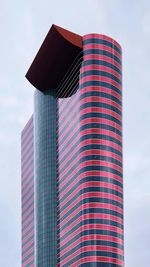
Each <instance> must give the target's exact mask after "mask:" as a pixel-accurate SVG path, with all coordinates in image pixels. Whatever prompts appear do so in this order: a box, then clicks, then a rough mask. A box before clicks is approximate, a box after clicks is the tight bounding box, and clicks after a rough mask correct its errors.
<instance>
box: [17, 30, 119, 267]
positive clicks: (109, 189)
mask: <svg viewBox="0 0 150 267" xmlns="http://www.w3.org/2000/svg"><path fill="white" fill-rule="evenodd" d="M55 30H56V29H55ZM58 30H59V34H58V33H57V34H58V36H57V34H56V33H55V31H54V28H53V26H52V30H51V31H52V33H50V35H48V37H49V38H50V45H51V46H52V47H51V49H54V50H55V47H56V45H54V43H53V40H55V42H56V41H57V38H58V42H60V47H62V48H61V49H62V51H65V49H66V48H67V47H68V51H69V52H68V53H70V54H69V57H70V56H72V62H71V61H70V63H69V65H68V66H69V68H68V67H67V72H66V73H65V75H64V74H63V75H64V76H63V79H62V77H61V79H60V80H59V82H58V83H57V86H56V87H55V86H52V87H50V88H49V89H47V82H46V83H45V82H43V81H44V79H43V76H42V75H43V73H44V71H43V70H42V71H43V73H42V74H39V76H38V75H37V73H39V65H40V64H41V65H42V66H43V69H44V65H43V64H44V62H47V61H42V60H43V59H42V57H44V53H46V52H47V51H48V50H44V49H47V47H48V43H47V39H46V44H45V47H46V48H42V49H43V50H42V52H41V54H40V53H39V54H38V56H37V59H38V60H35V61H34V62H35V63H33V67H32V66H31V72H30V71H29V74H28V75H29V81H30V82H31V83H32V84H34V85H35V87H36V88H37V89H38V90H36V92H35V98H34V137H33V117H32V118H31V119H30V121H29V122H28V124H27V125H26V127H25V128H24V130H23V132H22V205H23V206H22V225H23V226H22V231H23V239H22V246H23V265H22V267H30V266H33V267H34V265H35V266H36V267H56V266H57V267H123V266H124V218H123V169H122V168H123V167H122V51H121V47H120V45H119V44H118V43H117V42H116V41H115V40H113V39H112V38H110V37H107V36H105V35H101V34H88V35H85V36H83V37H81V36H76V35H75V34H73V35H75V36H74V37H72V33H70V32H67V33H65V30H64V29H62V36H63V38H62V36H61V37H60V31H61V30H60V28H59V29H58ZM55 34H56V35H55ZM65 34H66V38H67V42H69V41H68V39H69V38H70V39H71V38H74V39H75V40H76V41H75V42H74V41H73V39H71V41H70V43H71V45H70V43H66V40H65V37H64V36H65ZM54 36H55V38H54ZM70 36H71V37H70ZM61 38H62V39H61ZM77 39H79V42H78V41H77ZM81 40H82V42H81ZM81 43H82V47H81ZM56 44H57V43H56ZM63 45H64V46H63ZM58 46H59V44H58ZM58 46H57V48H56V55H55V57H56V58H55V60H56V63H55V64H56V66H54V67H56V71H57V68H58V66H59V60H58V59H59V57H60V58H61V56H62V52H60V50H61V49H59V50H57V49H58ZM76 46H78V47H77V50H76ZM63 49H64V50H63ZM45 51H46V52H45ZM66 51H67V49H66ZM71 51H72V52H71ZM54 52H55V51H54ZM58 53H59V56H58V55H57V54H58ZM64 53H66V54H65V60H64V61H63V62H62V69H61V68H60V69H59V72H58V73H57V75H58V76H59V75H60V74H61V73H60V72H62V73H63V64H64V66H65V68H66V65H65V64H67V63H66V62H67V60H68V58H67V56H68V54H67V52H64ZM71 53H72V54H71ZM46 56H47V55H46ZM52 56H53V55H52V54H51V57H52ZM46 59H47V57H46ZM39 62H41V63H39ZM52 62H54V61H53V60H52ZM36 64H39V65H36ZM49 64H51V62H50V63H49ZM47 66H48V63H47V64H46V67H45V70H46V71H45V72H46V75H47V72H48V71H47ZM50 67H52V66H51V65H50ZM36 68H37V69H36ZM50 69H51V71H52V68H50ZM36 71H37V73H36ZM42 71H41V72H42ZM40 75H41V76H40ZM57 75H56V76H57ZM60 76H61V75H60ZM49 77H51V76H50V75H49V76H48V78H47V76H46V78H45V79H50V78H49ZM52 77H54V76H53V75H52ZM38 79H39V80H38ZM46 81H47V80H46ZM48 81H49V82H52V85H53V84H54V79H53V78H51V80H48ZM42 86H43V89H42ZM39 87H40V89H39ZM44 87H45V88H44ZM33 143H34V144H33ZM33 151H34V155H35V156H34V159H33ZM33 160H34V168H33ZM34 181H35V185H34ZM33 188H34V189H33ZM24 198H25V200H24ZM34 209H35V210H34ZM26 213H27V214H28V215H26ZM34 213H35V224H34ZM24 214H25V215H24ZM26 217H27V218H26ZM26 220H27V222H26ZM34 228H35V231H34ZM33 233H35V236H34V234H33ZM28 237H29V238H28Z"/></svg>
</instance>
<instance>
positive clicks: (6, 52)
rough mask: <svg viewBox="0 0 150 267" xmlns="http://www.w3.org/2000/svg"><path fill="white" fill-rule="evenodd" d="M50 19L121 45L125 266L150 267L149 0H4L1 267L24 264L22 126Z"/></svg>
mask: <svg viewBox="0 0 150 267" xmlns="http://www.w3.org/2000/svg"><path fill="white" fill-rule="evenodd" d="M52 23H55V24H58V25H60V26H63V27H65V28H68V29H69V30H71V31H74V32H76V33H79V34H82V35H83V34H86V33H90V32H97V33H104V34H106V35H109V36H111V37H113V38H115V39H116V40H117V41H118V42H119V43H120V44H121V45H122V48H123V71H124V75H123V81H124V86H123V87H124V88H123V96H124V100H123V108H124V118H123V119H124V193H125V248H126V249H125V260H126V267H149V266H150V263H149V251H150V78H149V77H150V1H149V0H126V1H123V0H103V1H102V0H75V1H72V0H63V1H60V0H59V1H58V0H55V1H52V0H49V1H48V0H45V1H41V0H38V1H37V0H36V1H35V0H30V1H29V0H26V1H20V0H14V1H8V0H5V1H2V0H1V1H0V37H1V38H0V51H1V53H0V125H1V130H0V173H1V175H0V211H1V215H0V267H20V266H21V249H20V246H21V242H20V238H21V235H20V227H21V218H20V212H21V210H20V206H21V203H20V199H21V196H20V193H21V192H20V132H21V129H22V128H23V126H24V125H25V123H26V122H27V120H28V118H29V117H30V115H31V114H32V110H33V103H32V102H33V91H34V89H33V88H32V87H31V85H30V84H29V83H28V82H27V81H26V80H25V78H24V75H25V73H26V71H27V69H28V67H29V66H30V64H31V62H32V60H33V58H34V56H35V54H36V52H37V50H38V49H39V46H40V45H41V43H42V41H43V39H44V37H45V35H46V33H47V32H48V30H49V28H50V26H51V24H52Z"/></svg>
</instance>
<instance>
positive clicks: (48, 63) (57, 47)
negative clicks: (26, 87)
mask: <svg viewBox="0 0 150 267" xmlns="http://www.w3.org/2000/svg"><path fill="white" fill-rule="evenodd" d="M82 50H83V47H82V37H81V36H80V35H78V34H75V33H72V32H70V31H68V30H65V29H63V28H61V27H59V26H56V25H52V27H51V28H50V30H49V32H48V34H47V36H46V38H45V40H44V42H43V44H42V46H41V48H40V49H39V51H38V53H37V55H36V57H35V59H34V61H33V63H32V64H31V66H30V68H29V70H28V72H27V74H26V78H27V79H28V81H29V82H30V83H31V84H32V85H33V86H34V87H36V88H37V89H38V90H40V91H45V90H50V89H55V88H57V86H58V85H59V83H60V82H61V80H62V79H63V77H64V75H65V74H66V72H67V71H68V69H69V67H70V66H71V64H72V63H73V61H74V60H75V59H76V57H77V56H78V54H79V53H80V52H81V51H82Z"/></svg>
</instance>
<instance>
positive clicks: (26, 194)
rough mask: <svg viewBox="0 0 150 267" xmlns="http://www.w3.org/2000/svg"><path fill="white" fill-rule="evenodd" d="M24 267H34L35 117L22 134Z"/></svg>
mask: <svg viewBox="0 0 150 267" xmlns="http://www.w3.org/2000/svg"><path fill="white" fill-rule="evenodd" d="M21 177H22V179H21V187H22V188H21V189H22V267H34V266H35V265H34V251H35V249H34V129H33V116H32V117H31V118H30V120H29V121H28V123H27V124H26V126H25V127H24V129H23V131H22V134H21Z"/></svg>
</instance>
